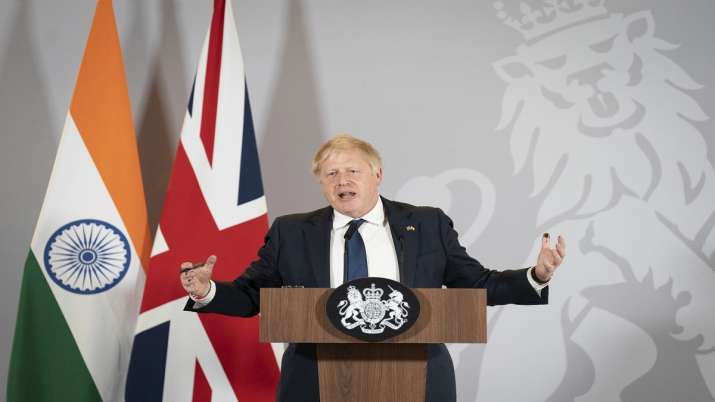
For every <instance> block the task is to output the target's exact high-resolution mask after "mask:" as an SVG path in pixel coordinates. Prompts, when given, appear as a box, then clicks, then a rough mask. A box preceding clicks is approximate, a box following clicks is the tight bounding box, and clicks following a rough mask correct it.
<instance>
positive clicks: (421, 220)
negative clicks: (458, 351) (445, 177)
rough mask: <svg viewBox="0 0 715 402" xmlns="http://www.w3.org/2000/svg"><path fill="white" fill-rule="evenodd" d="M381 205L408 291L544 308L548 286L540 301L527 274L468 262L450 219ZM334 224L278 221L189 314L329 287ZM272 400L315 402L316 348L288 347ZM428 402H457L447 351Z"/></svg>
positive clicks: (326, 214) (254, 307) (313, 215)
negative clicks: (285, 289) (467, 294)
mask: <svg viewBox="0 0 715 402" xmlns="http://www.w3.org/2000/svg"><path fill="white" fill-rule="evenodd" d="M382 202H383V206H384V208H385V216H386V218H387V220H388V222H389V223H390V229H391V231H392V238H393V241H394V243H395V250H396V252H397V257H398V258H397V259H398V265H399V271H400V272H399V274H400V278H399V280H400V282H402V283H403V284H405V285H406V286H408V287H412V288H440V287H442V285H445V286H447V287H450V288H485V289H486V290H487V304H489V305H502V304H546V303H547V302H548V294H549V289H548V287H547V288H544V289H542V291H541V296H539V295H538V294H537V293H536V291H535V290H534V288H533V287H532V286H531V284H530V283H529V281H528V280H527V278H526V275H527V274H526V269H518V270H505V271H495V270H489V269H486V268H484V267H483V266H482V265H481V264H480V263H479V262H478V261H477V260H475V259H474V258H472V257H470V256H469V255H468V254H467V251H466V249H465V248H464V247H462V245H460V244H459V241H458V239H457V232H456V231H455V230H454V228H453V225H452V221H451V220H450V219H449V217H448V216H447V215H446V214H445V213H444V212H442V211H441V210H440V209H437V208H432V207H417V206H413V205H409V204H405V203H400V202H394V201H390V200H387V199H385V198H383V199H382ZM332 222H333V209H332V208H331V207H326V208H322V209H319V210H316V211H313V212H308V213H303V214H294V215H286V216H281V217H279V218H276V220H275V221H274V222H273V225H272V226H271V228H270V230H269V231H268V234H267V235H266V238H265V244H264V245H263V246H262V247H261V249H260V250H259V251H258V259H257V260H256V261H254V262H253V263H251V265H250V266H249V267H248V268H247V269H246V271H245V272H244V273H243V274H242V275H241V276H239V277H238V278H236V279H235V280H234V281H233V282H229V283H216V296H215V297H214V299H213V300H212V301H211V303H209V304H208V305H206V306H205V307H203V308H201V309H196V310H194V309H193V304H194V303H193V301H191V300H190V299H189V302H188V303H187V305H186V310H191V311H196V312H200V313H205V312H211V313H219V314H227V315H235V316H242V317H250V316H254V315H256V314H258V312H259V305H260V301H259V291H260V289H261V288H262V287H280V286H284V285H300V286H304V287H311V288H312V287H317V288H328V287H330V232H331V229H332ZM408 227H410V230H407V228H408ZM412 228H414V230H413V229H412ZM277 400H278V401H279V402H317V401H319V400H320V397H319V391H318V365H317V361H316V357H315V345H314V344H291V345H289V346H288V348H287V349H286V352H285V353H284V355H283V361H282V363H281V379H280V384H279V386H278V393H277ZM426 400H427V401H428V402H450V401H455V400H456V388H455V377H454V367H453V365H452V360H451V358H450V356H449V353H448V351H447V349H446V347H445V346H444V345H431V346H430V348H429V361H428V364H427V396H426Z"/></svg>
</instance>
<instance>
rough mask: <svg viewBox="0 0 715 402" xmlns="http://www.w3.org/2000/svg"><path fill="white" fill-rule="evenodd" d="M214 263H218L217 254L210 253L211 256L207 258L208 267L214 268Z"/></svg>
mask: <svg viewBox="0 0 715 402" xmlns="http://www.w3.org/2000/svg"><path fill="white" fill-rule="evenodd" d="M214 264H216V256H215V255H210V256H209V258H207V259H206V264H204V265H205V266H206V268H208V269H212V268H213V267H214Z"/></svg>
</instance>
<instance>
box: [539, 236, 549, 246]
mask: <svg viewBox="0 0 715 402" xmlns="http://www.w3.org/2000/svg"><path fill="white" fill-rule="evenodd" d="M541 248H549V234H548V233H544V235H543V236H541Z"/></svg>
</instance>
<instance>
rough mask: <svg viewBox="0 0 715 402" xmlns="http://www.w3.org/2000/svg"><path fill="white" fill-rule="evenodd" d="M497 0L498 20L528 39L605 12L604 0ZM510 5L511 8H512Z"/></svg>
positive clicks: (495, 4) (495, 5)
mask: <svg viewBox="0 0 715 402" xmlns="http://www.w3.org/2000/svg"><path fill="white" fill-rule="evenodd" d="M505 3H506V2H505V1H497V2H495V3H494V8H495V9H496V10H497V17H498V18H499V19H500V20H502V22H503V23H504V24H505V25H507V26H510V27H511V28H514V29H515V30H516V31H518V32H519V33H521V34H522V36H524V39H526V40H531V39H534V38H536V37H539V36H542V35H546V34H548V33H550V32H554V31H557V30H559V29H561V28H565V27H567V26H571V25H575V24H577V23H579V22H582V21H586V20H590V19H592V18H594V17H598V16H601V15H604V14H606V13H607V12H608V10H606V7H605V6H604V3H605V0H532V1H529V2H526V1H520V2H519V3H518V10H516V9H515V8H516V7H517V3H516V2H509V7H507V4H505ZM512 8H514V9H512Z"/></svg>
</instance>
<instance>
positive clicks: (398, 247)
mask: <svg viewBox="0 0 715 402" xmlns="http://www.w3.org/2000/svg"><path fill="white" fill-rule="evenodd" d="M382 204H383V205H384V206H385V216H386V217H387V221H388V222H389V223H390V231H391V232H392V241H393V242H394V243H395V252H396V253H397V263H398V265H399V269H400V282H402V283H403V284H405V285H406V286H408V287H413V286H414V283H415V264H416V261H417V254H416V253H417V245H418V244H417V230H419V225H418V223H416V222H412V221H411V217H412V213H411V212H410V211H408V210H406V209H405V208H403V207H401V206H400V205H399V204H396V203H394V202H392V201H390V200H388V199H386V198H384V197H383V198H382Z"/></svg>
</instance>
